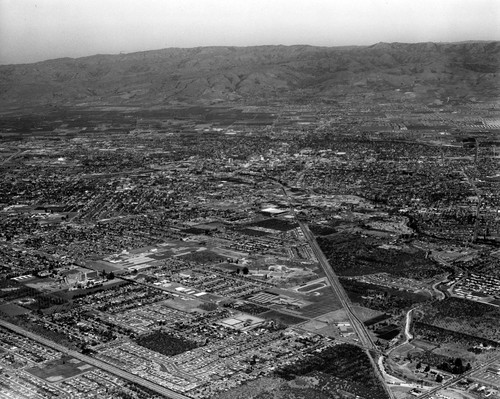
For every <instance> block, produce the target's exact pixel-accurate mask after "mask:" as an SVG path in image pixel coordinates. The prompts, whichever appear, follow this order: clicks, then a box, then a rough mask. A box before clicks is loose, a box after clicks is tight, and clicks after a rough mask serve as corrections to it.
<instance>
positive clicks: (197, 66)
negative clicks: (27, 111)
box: [0, 41, 500, 108]
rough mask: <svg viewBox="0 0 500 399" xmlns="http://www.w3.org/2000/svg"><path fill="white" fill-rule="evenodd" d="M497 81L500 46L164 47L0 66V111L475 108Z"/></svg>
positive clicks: (494, 92)
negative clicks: (414, 104)
mask: <svg viewBox="0 0 500 399" xmlns="http://www.w3.org/2000/svg"><path fill="white" fill-rule="evenodd" d="M499 72H500V42H486V41H482V42H463V43H418V44H403V43H379V44H375V45H373V46H359V47H313V46H305V45H300V46H259V47H200V48H189V49H182V48H169V49H164V50H156V51H146V52H138V53H131V54H119V55H95V56H91V57H84V58H77V59H71V58H61V59H55V60H50V61H44V62H38V63H34V64H23V65H3V66H0V105H1V106H2V107H9V108H11V107H13V108H21V107H24V106H34V105H88V106H100V105H133V106H142V107H148V106H162V105H169V104H178V103H179V102H180V103H190V104H193V103H203V104H211V103H217V102H235V101H236V102H245V103H259V102H262V101H269V100H289V101H292V102H297V101H298V102H302V101H336V100H339V99H343V98H345V96H349V95H353V94H359V95H367V96H375V98H380V99H384V98H385V99H388V100H398V99H399V100H402V101H435V100H443V99H446V98H448V97H458V98H462V99H466V100H471V101H483V100H495V99H498V98H499V94H500V82H499V76H500V75H499Z"/></svg>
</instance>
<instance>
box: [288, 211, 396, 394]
mask: <svg viewBox="0 0 500 399" xmlns="http://www.w3.org/2000/svg"><path fill="white" fill-rule="evenodd" d="M297 223H298V224H299V226H300V229H301V230H302V233H303V234H304V237H305V238H306V240H307V241H308V243H309V245H310V247H311V249H312V250H313V252H314V255H315V256H316V259H317V260H318V262H319V264H320V265H321V268H322V269H323V271H324V273H325V275H326V277H327V279H328V282H329V283H330V286H331V287H332V289H333V291H334V292H335V294H336V295H337V297H338V299H339V300H340V302H341V304H342V307H343V308H344V310H345V311H346V313H347V316H348V317H349V321H350V323H351V326H352V328H353V329H354V331H355V332H356V334H357V335H358V337H359V340H360V342H361V344H362V346H363V347H364V348H365V350H366V355H367V356H368V358H369V359H370V362H371V363H372V366H373V368H374V370H376V371H377V374H378V375H379V379H380V381H381V383H382V384H383V386H384V389H385V391H386V392H387V395H388V396H389V398H391V399H392V398H394V394H393V393H392V391H391V390H390V388H389V387H388V386H387V384H386V380H385V378H384V375H383V371H382V370H381V369H379V368H378V366H377V364H376V363H375V361H374V360H373V357H372V355H371V353H370V351H369V349H372V350H374V351H377V352H378V348H377V347H376V345H375V343H374V342H373V340H372V338H371V337H370V335H369V333H368V331H367V330H366V328H365V325H364V323H363V322H362V321H361V320H360V319H359V318H358V316H356V314H355V313H354V310H353V309H352V305H351V301H350V299H349V297H348V296H347V294H346V292H345V291H344V287H342V285H341V284H340V282H339V279H338V277H337V275H336V274H335V272H334V271H333V268H332V267H331V265H330V263H329V262H328V259H326V256H325V254H324V253H323V251H322V250H321V248H320V247H319V245H318V242H317V241H316V238H315V237H314V235H313V233H311V230H309V226H308V225H307V224H306V223H304V222H302V221H300V220H297Z"/></svg>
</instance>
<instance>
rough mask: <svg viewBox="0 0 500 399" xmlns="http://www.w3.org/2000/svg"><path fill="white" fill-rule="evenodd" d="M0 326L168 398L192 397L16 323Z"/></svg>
mask: <svg viewBox="0 0 500 399" xmlns="http://www.w3.org/2000/svg"><path fill="white" fill-rule="evenodd" d="M0 326H2V327H4V328H7V329H9V330H11V331H14V332H15V333H17V334H19V335H22V336H24V337H27V338H30V339H32V340H33V341H36V342H38V343H40V344H42V345H45V346H48V347H49V348H52V349H55V350H56V351H58V352H62V353H64V354H66V355H68V356H72V357H74V358H76V359H78V360H81V361H82V362H85V363H88V364H91V365H92V366H95V367H97V368H100V369H102V370H104V371H107V372H108V373H111V374H114V375H116V376H118V377H121V378H123V379H124V380H127V381H130V382H133V383H135V384H137V385H141V386H143V387H146V388H148V389H150V390H152V391H154V392H156V393H159V394H160V395H163V396H165V397H166V398H171V399H190V398H189V397H188V396H185V395H182V394H180V393H178V392H175V391H172V390H171V389H168V388H165V387H162V386H160V385H158V384H155V383H153V382H151V381H148V380H145V379H143V378H141V377H138V376H136V375H134V374H131V373H129V372H127V371H124V370H121V369H119V368H118V367H115V366H112V365H111V364H108V363H105V362H103V361H101V360H97V359H94V358H92V357H89V356H86V355H83V354H81V353H80V352H76V351H74V350H71V349H68V348H66V347H64V346H62V345H59V344H57V343H55V342H52V341H50V340H48V339H46V338H44V337H41V336H39V335H37V334H34V333H32V332H30V331H26V330H25V329H24V328H21V327H18V326H16V325H14V324H11V323H8V322H6V321H3V320H0Z"/></svg>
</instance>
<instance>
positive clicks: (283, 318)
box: [259, 310, 306, 325]
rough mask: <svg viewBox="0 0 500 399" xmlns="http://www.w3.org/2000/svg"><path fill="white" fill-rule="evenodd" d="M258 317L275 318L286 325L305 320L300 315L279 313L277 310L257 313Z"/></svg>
mask: <svg viewBox="0 0 500 399" xmlns="http://www.w3.org/2000/svg"><path fill="white" fill-rule="evenodd" d="M259 317H263V318H265V319H268V320H275V321H278V322H280V323H283V324H286V325H294V324H299V323H303V322H304V321H306V319H303V318H301V317H297V316H293V315H290V314H286V313H281V312H278V311H277V310H270V311H268V312H264V313H261V314H259Z"/></svg>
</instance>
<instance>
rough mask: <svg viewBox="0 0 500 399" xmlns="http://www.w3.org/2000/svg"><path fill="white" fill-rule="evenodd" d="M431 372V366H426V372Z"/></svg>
mask: <svg viewBox="0 0 500 399" xmlns="http://www.w3.org/2000/svg"><path fill="white" fill-rule="evenodd" d="M429 371H431V366H429V365H427V366H425V369H424V372H426V373H428V372H429Z"/></svg>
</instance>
